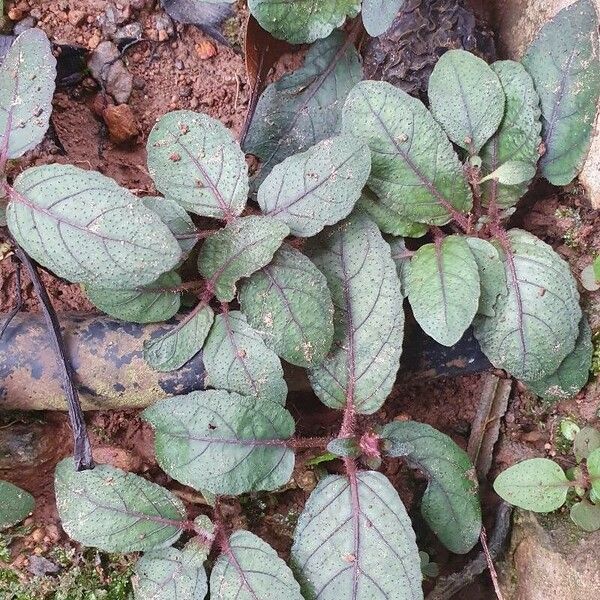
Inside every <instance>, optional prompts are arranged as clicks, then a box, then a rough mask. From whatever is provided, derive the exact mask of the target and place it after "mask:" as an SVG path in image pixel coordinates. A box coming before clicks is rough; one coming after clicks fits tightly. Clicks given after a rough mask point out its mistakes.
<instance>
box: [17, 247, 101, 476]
mask: <svg viewBox="0 0 600 600" xmlns="http://www.w3.org/2000/svg"><path fill="white" fill-rule="evenodd" d="M11 241H12V243H13V245H14V252H15V256H16V257H17V258H18V259H19V260H20V261H21V264H22V265H24V267H25V269H26V270H27V273H28V275H29V278H30V279H31V283H32V284H33V288H34V290H35V292H36V294H37V296H38V298H39V300H40V304H41V307H42V313H43V314H44V319H45V321H46V325H47V326H48V331H49V332H50V339H51V342H52V346H53V348H54V352H55V354H56V357H57V359H58V366H59V369H60V371H61V378H62V387H63V389H64V391H65V395H66V396H67V402H68V406H69V422H70V424H71V430H72V432H73V457H74V462H75V469H76V470H77V471H84V470H86V469H93V468H94V460H93V458H92V447H91V445H90V439H89V436H88V432H87V427H86V424H85V419H84V418H83V411H82V410H81V404H80V402H79V394H78V392H77V388H76V387H75V383H74V379H73V367H72V365H71V362H70V360H69V357H68V354H67V350H66V347H65V341H64V339H63V337H62V333H61V330H60V323H59V322H58V318H57V316H56V311H55V310H54V307H53V306H52V302H51V301H50V297H49V296H48V292H47V291H46V288H45V286H44V284H43V283H42V280H41V278H40V274H39V272H38V270H37V267H36V266H35V264H34V263H33V261H32V260H31V258H29V256H28V255H27V253H26V252H25V251H24V250H23V249H22V248H21V247H20V246H19V244H18V243H17V241H16V240H15V239H14V238H12V236H11Z"/></svg>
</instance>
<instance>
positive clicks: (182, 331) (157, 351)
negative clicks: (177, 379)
mask: <svg viewBox="0 0 600 600" xmlns="http://www.w3.org/2000/svg"><path fill="white" fill-rule="evenodd" d="M214 316H215V315H214V312H213V310H212V308H210V306H206V305H204V304H199V305H198V306H197V307H196V308H195V309H194V310H193V311H192V312H191V313H189V314H188V315H187V316H186V317H185V318H184V319H183V320H182V321H180V322H179V323H178V324H177V325H176V326H175V327H173V328H172V329H171V330H169V331H167V332H166V333H161V332H160V331H159V332H156V333H155V334H153V336H152V337H151V338H150V339H149V340H146V341H145V342H144V359H145V360H146V362H147V363H148V364H149V365H150V366H151V367H152V368H153V369H156V370H157V371H161V372H168V371H174V370H175V369H179V367H182V366H183V365H185V363H186V362H188V361H189V360H190V359H191V358H193V357H194V356H196V354H198V352H200V350H201V349H202V346H203V344H204V340H205V339H206V336H207V335H208V332H209V331H210V326H211V325H212V322H213V319H214Z"/></svg>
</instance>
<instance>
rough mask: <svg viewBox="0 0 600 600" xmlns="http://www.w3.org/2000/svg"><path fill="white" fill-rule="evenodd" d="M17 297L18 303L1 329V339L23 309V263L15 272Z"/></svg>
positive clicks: (19, 264) (18, 264) (18, 265)
mask: <svg viewBox="0 0 600 600" xmlns="http://www.w3.org/2000/svg"><path fill="white" fill-rule="evenodd" d="M15 296H16V297H17V301H16V303H15V305H14V307H13V308H12V310H11V311H10V312H9V313H8V316H7V317H6V321H4V325H2V329H0V338H2V336H3V335H4V332H5V331H6V329H7V327H8V326H9V325H10V323H11V321H12V320H13V319H14V318H15V317H16V316H17V314H18V313H19V311H20V310H21V308H23V295H22V294H21V263H20V262H17V266H16V271H15Z"/></svg>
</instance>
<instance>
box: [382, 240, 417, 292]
mask: <svg viewBox="0 0 600 600" xmlns="http://www.w3.org/2000/svg"><path fill="white" fill-rule="evenodd" d="M386 241H387V243H388V244H389V245H390V248H391V249H392V260H393V261H394V263H395V264H396V273H397V274H398V279H399V280H400V289H401V291H402V295H403V296H406V289H407V286H408V276H409V273H410V260H411V257H412V255H413V254H414V252H412V251H410V250H408V249H407V247H406V242H405V241H404V238H401V237H398V238H388V239H387V240H386Z"/></svg>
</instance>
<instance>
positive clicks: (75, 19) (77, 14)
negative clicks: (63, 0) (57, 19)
mask: <svg viewBox="0 0 600 600" xmlns="http://www.w3.org/2000/svg"><path fill="white" fill-rule="evenodd" d="M67 19H68V20H69V23H71V25H73V26H74V27H79V26H80V25H81V24H82V23H83V22H84V21H85V20H86V19H87V15H86V14H85V13H84V12H83V11H82V10H70V11H69V14H68V16H67Z"/></svg>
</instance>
